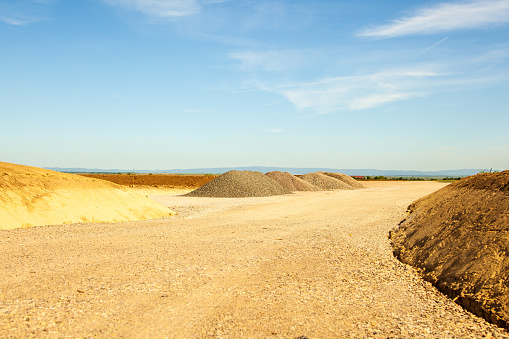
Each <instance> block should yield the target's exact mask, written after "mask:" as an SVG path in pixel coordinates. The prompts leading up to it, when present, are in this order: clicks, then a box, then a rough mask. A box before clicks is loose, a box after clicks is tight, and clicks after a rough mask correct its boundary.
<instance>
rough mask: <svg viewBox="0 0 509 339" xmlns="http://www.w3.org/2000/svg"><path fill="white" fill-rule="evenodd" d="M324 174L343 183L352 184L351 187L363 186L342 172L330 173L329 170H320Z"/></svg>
mask: <svg viewBox="0 0 509 339" xmlns="http://www.w3.org/2000/svg"><path fill="white" fill-rule="evenodd" d="M320 173H323V174H325V175H328V176H329V177H333V178H336V179H338V180H341V181H343V182H344V183H345V184H347V185H350V186H352V187H353V188H355V189H357V188H365V187H364V185H363V184H361V183H360V182H358V181H357V180H355V179H354V178H352V177H351V176H349V175H346V174H343V173H331V172H320Z"/></svg>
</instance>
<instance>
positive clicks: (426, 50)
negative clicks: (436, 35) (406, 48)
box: [418, 36, 449, 55]
mask: <svg viewBox="0 0 509 339" xmlns="http://www.w3.org/2000/svg"><path fill="white" fill-rule="evenodd" d="M447 39H449V37H448V36H446V37H445V38H443V39H442V40H440V41H438V42H435V43H434V44H433V45H431V46H429V47H428V48H426V49H425V50H424V51H422V52H421V53H419V54H418V55H423V54H425V53H427V52H429V51H430V50H432V49H433V48H435V47H437V46H438V45H440V44H441V43H443V42H444V41H445V40H447Z"/></svg>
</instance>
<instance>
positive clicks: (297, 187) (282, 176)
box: [266, 171, 321, 192]
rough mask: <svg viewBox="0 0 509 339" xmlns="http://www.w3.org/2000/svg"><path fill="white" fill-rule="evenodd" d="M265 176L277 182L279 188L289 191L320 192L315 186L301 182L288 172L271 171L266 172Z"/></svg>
mask: <svg viewBox="0 0 509 339" xmlns="http://www.w3.org/2000/svg"><path fill="white" fill-rule="evenodd" d="M266 175H267V176H268V177H269V178H271V179H272V180H274V181H276V182H278V183H279V184H280V185H281V186H283V187H284V188H286V189H288V190H289V191H292V192H295V191H321V189H320V188H318V187H316V186H315V185H313V184H311V183H309V182H307V181H305V180H302V179H301V178H297V177H296V176H294V175H292V174H291V173H288V172H281V171H273V172H268V173H266Z"/></svg>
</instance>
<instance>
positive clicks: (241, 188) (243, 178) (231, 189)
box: [186, 170, 291, 198]
mask: <svg viewBox="0 0 509 339" xmlns="http://www.w3.org/2000/svg"><path fill="white" fill-rule="evenodd" d="M288 193H291V191H290V190H288V189H286V188H284V187H283V186H281V185H280V184H279V183H277V182H276V181H274V180H272V179H271V178H269V177H268V176H266V175H265V174H263V173H261V172H253V171H235V170H233V171H229V172H226V173H224V174H222V175H220V176H219V177H217V178H216V179H214V180H212V181H210V182H208V183H207V184H205V185H203V186H201V187H200V188H198V189H196V190H194V191H192V192H190V193H188V194H186V196H190V197H217V198H244V197H268V196H271V195H281V194H288Z"/></svg>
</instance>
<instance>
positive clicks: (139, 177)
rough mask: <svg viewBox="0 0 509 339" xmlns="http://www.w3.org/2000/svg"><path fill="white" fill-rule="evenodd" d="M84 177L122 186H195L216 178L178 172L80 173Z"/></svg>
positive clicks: (215, 176) (214, 176)
mask: <svg viewBox="0 0 509 339" xmlns="http://www.w3.org/2000/svg"><path fill="white" fill-rule="evenodd" d="M80 175H82V176H85V177H89V178H95V179H101V180H106V181H110V182H114V183H115V184H119V185H123V186H151V187H189V188H197V187H200V186H203V185H205V184H206V183H208V182H210V181H212V180H214V179H215V178H217V177H218V176H217V175H211V174H204V175H188V174H184V175H179V174H80Z"/></svg>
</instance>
